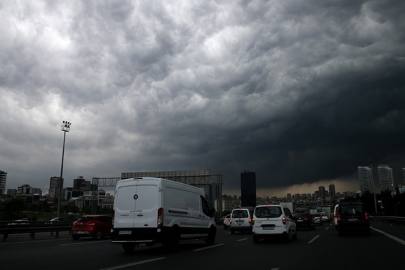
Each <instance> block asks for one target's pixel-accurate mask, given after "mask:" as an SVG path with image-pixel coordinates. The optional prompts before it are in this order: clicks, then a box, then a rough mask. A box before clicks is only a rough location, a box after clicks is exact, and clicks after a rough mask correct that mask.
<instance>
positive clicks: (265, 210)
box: [255, 206, 282, 218]
mask: <svg viewBox="0 0 405 270" xmlns="http://www.w3.org/2000/svg"><path fill="white" fill-rule="evenodd" d="M281 214H282V211H281V207H278V206H270V207H257V208H256V210H255V215H256V217H258V218H276V217H279V216H281Z"/></svg>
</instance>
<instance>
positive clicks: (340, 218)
mask: <svg viewBox="0 0 405 270" xmlns="http://www.w3.org/2000/svg"><path fill="white" fill-rule="evenodd" d="M337 228H338V231H339V236H342V235H343V233H346V232H364V233H366V234H367V235H370V222H369V219H368V214H367V213H366V211H365V209H364V205H363V204H362V203H340V204H339V207H338V209H337Z"/></svg>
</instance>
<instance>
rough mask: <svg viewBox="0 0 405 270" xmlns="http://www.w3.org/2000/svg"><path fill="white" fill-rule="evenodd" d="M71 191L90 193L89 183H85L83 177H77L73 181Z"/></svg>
mask: <svg viewBox="0 0 405 270" xmlns="http://www.w3.org/2000/svg"><path fill="white" fill-rule="evenodd" d="M73 189H74V190H84V191H90V190H91V183H90V181H86V179H84V178H83V176H78V177H77V178H76V179H73Z"/></svg>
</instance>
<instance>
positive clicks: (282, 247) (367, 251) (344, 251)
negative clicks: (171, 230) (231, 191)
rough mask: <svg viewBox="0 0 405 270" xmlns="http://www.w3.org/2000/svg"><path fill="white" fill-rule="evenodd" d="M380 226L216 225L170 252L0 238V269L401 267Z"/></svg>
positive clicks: (397, 246)
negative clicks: (263, 231) (203, 237)
mask: <svg viewBox="0 0 405 270" xmlns="http://www.w3.org/2000/svg"><path fill="white" fill-rule="evenodd" d="M372 228H375V229H377V230H379V231H383V232H387V233H391V234H390V235H392V236H395V237H396V238H399V239H402V240H403V241H405V229H404V228H401V227H395V228H393V227H390V226H387V225H385V224H377V223H374V222H373V223H372ZM379 231H375V230H372V233H371V236H369V237H368V236H365V235H361V234H351V235H345V236H343V237H339V236H338V233H337V231H336V230H335V229H334V226H332V225H329V224H325V225H324V226H317V227H316V229H315V230H313V231H311V230H304V229H303V230H299V232H298V240H297V241H292V242H289V243H285V242H283V241H274V240H273V241H262V242H261V243H259V244H254V243H253V240H252V235H251V234H248V233H246V234H235V235H232V234H230V231H229V230H224V229H223V228H222V227H218V234H217V240H216V244H215V245H214V246H210V247H209V246H207V245H206V244H205V243H204V242H202V241H198V242H189V243H182V244H181V245H180V249H179V250H178V251H177V252H175V253H167V252H164V251H163V250H162V249H161V248H160V246H159V245H155V246H153V247H146V246H141V247H139V248H137V249H136V250H135V252H133V253H131V254H128V253H125V252H124V251H123V249H122V247H121V246H120V245H119V244H113V243H111V242H110V240H109V239H105V240H101V241H95V240H93V239H90V238H88V239H85V238H83V239H80V240H79V241H73V240H71V239H57V240H55V239H54V240H49V241H42V240H35V241H25V242H12V243H1V244H0V263H1V269H55V268H57V269H70V270H71V269H74V270H79V269H110V270H112V269H124V270H125V269H155V268H156V269H157V268H158V267H163V268H167V267H170V268H173V269H180V270H182V269H184V270H185V269H190V268H192V269H196V270H198V269H204V270H206V269H241V268H246V269H251V268H252V267H254V268H257V267H259V268H264V269H273V270H275V269H279V270H283V269H297V268H301V269H328V270H329V269H342V268H343V269H384V268H386V269H403V268H404V267H403V265H404V264H403V262H402V261H403V257H402V256H403V254H404V251H405V245H404V244H402V243H400V242H398V241H396V240H394V239H392V238H390V237H387V236H386V235H384V234H382V233H380V232H379ZM304 265H307V266H308V267H310V268H308V267H302V266H304ZM300 266H301V267H300Z"/></svg>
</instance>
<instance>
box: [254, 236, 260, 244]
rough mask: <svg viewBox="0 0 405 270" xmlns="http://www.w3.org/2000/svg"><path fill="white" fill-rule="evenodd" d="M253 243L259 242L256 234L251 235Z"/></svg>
mask: <svg viewBox="0 0 405 270" xmlns="http://www.w3.org/2000/svg"><path fill="white" fill-rule="evenodd" d="M253 243H255V244H257V243H259V236H257V235H256V234H254V235H253Z"/></svg>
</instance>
